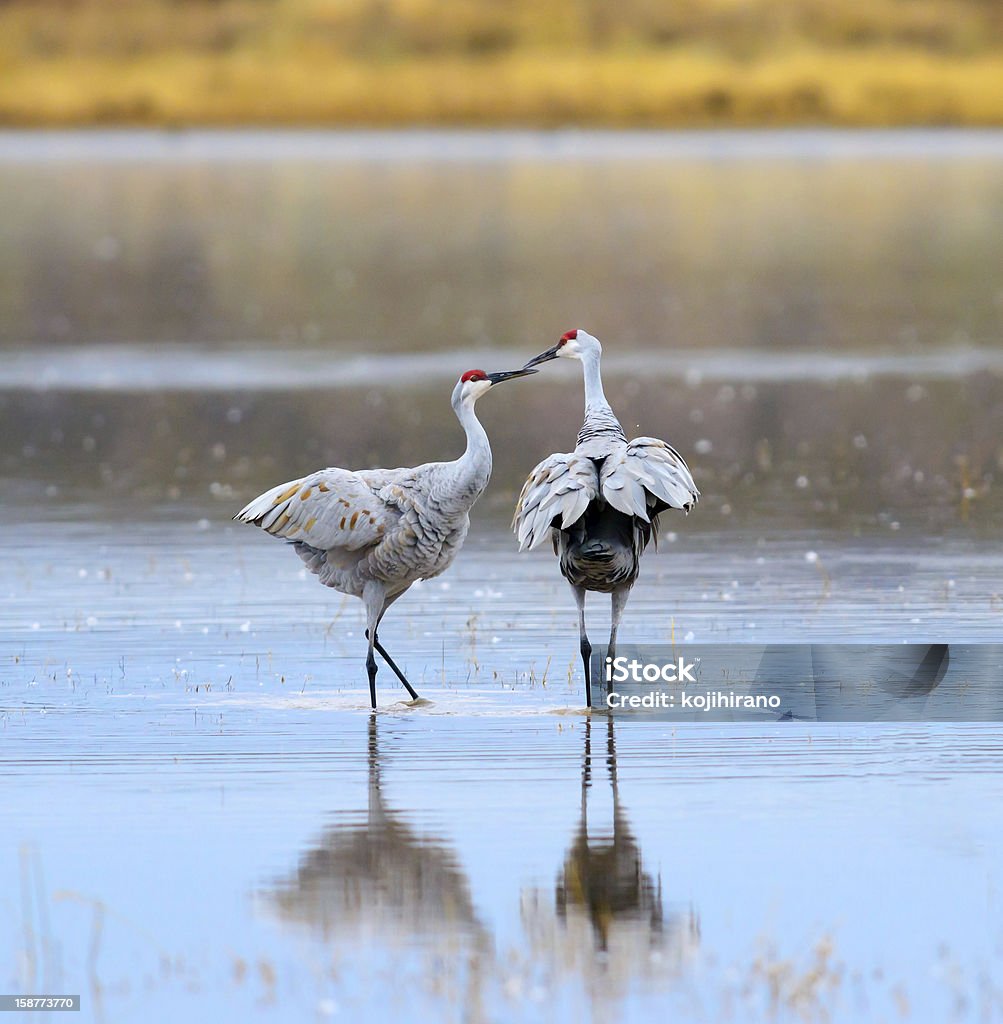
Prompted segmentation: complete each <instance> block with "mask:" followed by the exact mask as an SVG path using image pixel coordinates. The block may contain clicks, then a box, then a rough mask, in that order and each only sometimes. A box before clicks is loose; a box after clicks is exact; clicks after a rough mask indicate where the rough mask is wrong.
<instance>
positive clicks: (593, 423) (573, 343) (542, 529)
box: [512, 330, 700, 707]
mask: <svg viewBox="0 0 1003 1024" xmlns="http://www.w3.org/2000/svg"><path fill="white" fill-rule="evenodd" d="M601 356H602V346H601V345H600V344H599V339H598V338H594V337H592V335H591V334H587V333H586V332H585V331H581V330H578V331H568V332H567V333H566V334H564V335H562V336H561V340H560V341H558V343H557V344H556V345H555V346H554V347H553V348H549V349H547V351H546V352H541V353H540V355H538V356H536V357H535V358H533V359H531V360H530V361H529V362H528V363H526V366H525V369H530V368H532V367H535V366H539V365H540V364H541V363H546V362H549V361H550V360H551V359H559V358H565V359H578V360H579V361H580V362H581V363H582V367H583V371H584V375H585V423H584V424H583V426H582V429H581V430H580V431H579V432H578V443H577V445H576V446H575V450H574V451H573V452H571V453H570V454H557V455H551V456H550V457H549V458H546V459H544V460H543V462H541V463H540V464H539V465H538V466H537V467H536V469H534V470H533V472H532V473H530V474H529V478H528V479H527V480H526V483H525V485H524V486H523V488H522V493H521V494H520V496H519V502H518V504H517V505H516V510H515V518H514V519H513V521H512V527H513V529H514V530H515V532H516V535H517V536H518V538H519V550H520V551H525V550H528V549H531V548H535V547H536V546H537V545H538V544H541V543H543V541H544V540H545V539H546V538H547V537H548V536H549V537H550V538H551V540H552V541H553V544H554V554H556V555H558V556H559V557H560V565H561V573H562V574H563V575H564V578H565V579H566V580H567V581H568V582H569V583H570V584H571V589H572V590H573V591H574V595H575V601H576V602H577V603H578V622H579V634H580V641H581V652H582V662H583V664H584V668H585V699H586V702H587V703H588V705H589V707H591V706H592V680H591V671H590V665H589V659H590V657H591V655H592V645H591V644H590V643H589V638H588V635H587V634H586V632H585V595H586V593H587V592H588V591H590V590H592V591H597V592H599V593H602V594H610V595H611V597H612V614H611V620H610V635H609V651H608V655H609V656H612V657H616V631H617V628H618V627H619V625H620V619H621V618H622V616H623V610H624V608H625V607H626V604H627V598H628V597H629V596H630V589H631V587H633V585H634V583H635V581H636V580H637V576H638V572H639V570H640V559H641V554H642V552H643V551H644V549H645V548H646V547H647V546H648V543H649V541H651V540H654V541H655V544H656V546H657V544H658V516H659V515H660V514H661V513H662V512H664V511H665V510H666V509H670V508H677V509H683V510H685V511H687V512H688V511H689V510H690V509H691V508H692V507H693V506H694V505H695V504H696V502H697V501H698V499H699V497H700V492H699V491H698V490H697V488H696V484H694V483H693V477H692V476H691V475H690V471H689V468H688V467H687V465H686V463H685V462H684V461H683V458H682V456H681V455H680V454H679V453H678V452H677V451H676V450H675V449H674V448H672V447H670V446H669V445H667V444H666V443H665V442H664V441H660V440H658V438H655V437H638V438H635V439H634V440H633V441H628V440H627V435H626V434H625V433H624V432H623V427H621V426H620V421H619V420H618V419H617V418H616V416H615V415H614V413H613V410H612V409H611V408H610V405H609V402H607V401H606V396H605V394H604V393H603V386H602V376H601V374H600V370H599V360H600V358H601Z"/></svg>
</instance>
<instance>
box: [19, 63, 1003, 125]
mask: <svg viewBox="0 0 1003 1024" xmlns="http://www.w3.org/2000/svg"><path fill="white" fill-rule="evenodd" d="M798 126H814V127H819V126H833V127H859V128H864V127H885V128H887V127H943V126H966V127H993V126H1003V51H1001V52H998V53H997V52H981V53H978V54H975V55H973V56H971V57H970V58H965V57H963V56H960V55H955V54H931V53H928V52H926V51H922V50H914V49H907V48H891V49H868V50H860V49H854V50H814V49H793V50H791V51H785V52H783V53H778V54H770V55H764V56H762V57H760V58H758V59H754V60H749V61H740V60H737V59H735V58H731V57H726V56H722V55H720V54H714V53H712V52H708V51H703V50H699V49H696V48H693V49H687V48H680V49H671V50H664V51H645V50H642V51H640V52H638V53H637V54H625V53H618V52H604V53H588V52H582V53H567V52H560V53H556V54H555V53H552V52H545V51H531V52H521V51H520V52H517V53H512V54H506V55H501V56H498V55H495V56H487V57H480V58H471V57H456V56H442V57H434V58H431V57H428V58H426V57H421V58H419V57H410V56H406V57H401V58H395V59H392V60H387V61H385V62H377V61H362V60H358V59H342V58H340V57H338V58H332V57H331V55H330V54H327V53H323V52H320V51H307V52H306V53H302V54H301V53H298V52H297V53H295V54H282V53H278V54H274V55H262V54H243V53H237V54H231V53H221V54H218V55H213V54H207V53H204V52H188V51H183V50H182V51H172V52H156V51H155V52H149V53H144V54H139V55H131V56H121V55H112V56H109V57H107V58H102V57H98V56H94V55H93V54H87V55H79V56H60V57H40V56H30V57H23V58H20V59H17V60H13V61H7V62H6V63H5V65H4V68H3V74H2V75H0V127H3V128H109V127H140V128H223V127H243V128H348V129H351V128H362V127H370V128H383V129H389V128H416V127H417V128H421V127H429V128H433V127H440V128H446V127H455V128H460V127H466V128H496V127H500V128H515V129H519V128H522V129H552V128H566V127H578V128H586V129H587V128H626V129H631V128H648V129H664V128H670V129H697V128H789V127H798Z"/></svg>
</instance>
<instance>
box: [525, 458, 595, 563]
mask: <svg viewBox="0 0 1003 1024" xmlns="http://www.w3.org/2000/svg"><path fill="white" fill-rule="evenodd" d="M598 496H599V473H598V471H597V470H596V464H595V463H594V462H593V461H592V460H591V459H589V458H586V457H585V456H583V455H577V454H575V453H574V452H572V453H571V454H568V455H563V454H558V455H551V456H550V457H549V458H547V459H544V460H543V462H541V463H540V464H539V465H538V466H537V467H536V469H534V470H533V472H532V473H530V474H529V478H528V479H527V480H526V483H525V484H524V485H523V488H522V494H520V495H519V502H518V504H517V505H516V508H515V518H514V519H513V520H512V529H513V530H515V532H516V535H517V536H518V538H519V550H520V551H526V550H527V549H529V548H535V547H536V546H537V544H540V543H542V541H543V540H544V539H545V538H546V537H547V535H548V534H549V533H550V528H551V526H559V527H560V528H561V529H562V530H563V529H567V527H569V526H571V525H572V524H573V523H575V522H577V521H578V520H579V519H580V518H581V517H582V516H583V515H584V514H585V510H586V509H587V508H588V507H589V502H590V501H592V500H593V499H595V498H597V497H598Z"/></svg>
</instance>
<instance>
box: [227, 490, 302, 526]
mask: <svg viewBox="0 0 1003 1024" xmlns="http://www.w3.org/2000/svg"><path fill="white" fill-rule="evenodd" d="M300 483H301V481H300V480H290V481H289V482H288V483H284V484H279V485H278V486H277V487H273V488H272V489H271V490H269V491H265V493H264V494H259V495H258V496H257V497H256V498H255V499H254V500H253V501H251V502H249V503H248V504H247V505H245V506H244V507H243V508H242V509H241V510H240V511H239V512H238V513H237V514H236V515H235V516H234V517H233V518H234V520H235V521H236V522H238V523H252V524H254V525H255V526H260V525H261V520H262V519H263V518H264V517H265V516H266V515H268V513H269V512H271V511H272V509H274V508H275V506H276V504H277V503H278V502H280V501H281V500H283V498H288V497H289V496H290V495H292V494H293V493H294V492H295V491H296V490H297V489H298V488H299V485H300Z"/></svg>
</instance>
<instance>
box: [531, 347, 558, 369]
mask: <svg viewBox="0 0 1003 1024" xmlns="http://www.w3.org/2000/svg"><path fill="white" fill-rule="evenodd" d="M562 344H563V343H562ZM560 347H561V346H560V345H555V346H554V347H553V348H548V349H547V351H546V352H541V353H540V354H539V355H538V356H533V358H532V359H530V361H529V362H528V363H526V365H525V366H524V367H523V369H524V370H528V369H529V368H530V367H531V366H539V365H540V363H549V362H550V360H551V359H556V358H557V354H558V349H559V348H560Z"/></svg>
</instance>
